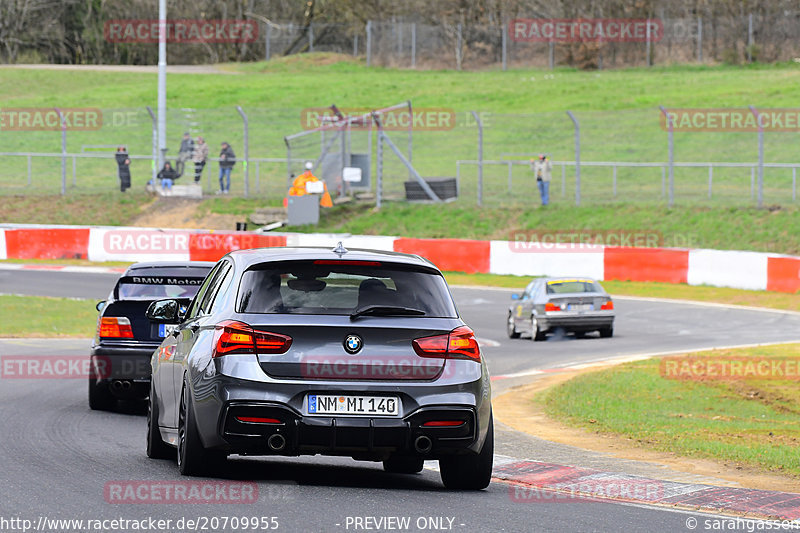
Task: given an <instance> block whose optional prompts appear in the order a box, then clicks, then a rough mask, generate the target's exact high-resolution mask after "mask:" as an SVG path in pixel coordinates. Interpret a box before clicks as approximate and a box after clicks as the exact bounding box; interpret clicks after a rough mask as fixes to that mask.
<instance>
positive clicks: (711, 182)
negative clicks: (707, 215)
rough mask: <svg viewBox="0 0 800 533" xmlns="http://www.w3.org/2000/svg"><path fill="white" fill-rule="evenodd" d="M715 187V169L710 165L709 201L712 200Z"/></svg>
mask: <svg viewBox="0 0 800 533" xmlns="http://www.w3.org/2000/svg"><path fill="white" fill-rule="evenodd" d="M713 187H714V167H713V166H712V165H708V199H709V200H711V194H712V190H713Z"/></svg>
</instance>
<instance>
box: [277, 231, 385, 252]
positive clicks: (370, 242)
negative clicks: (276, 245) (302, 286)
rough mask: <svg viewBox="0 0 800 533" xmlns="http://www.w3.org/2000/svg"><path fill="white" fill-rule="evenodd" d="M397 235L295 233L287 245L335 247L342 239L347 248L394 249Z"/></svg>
mask: <svg viewBox="0 0 800 533" xmlns="http://www.w3.org/2000/svg"><path fill="white" fill-rule="evenodd" d="M395 239H396V237H386V236H383V235H350V234H349V233H345V234H336V233H295V234H289V235H287V236H286V245H287V246H322V247H324V248H331V249H333V248H334V247H335V246H336V245H337V244H338V243H339V242H340V241H341V243H342V244H343V245H344V247H345V248H348V249H349V248H366V249H368V250H384V251H389V252H391V251H393V250H394V241H395Z"/></svg>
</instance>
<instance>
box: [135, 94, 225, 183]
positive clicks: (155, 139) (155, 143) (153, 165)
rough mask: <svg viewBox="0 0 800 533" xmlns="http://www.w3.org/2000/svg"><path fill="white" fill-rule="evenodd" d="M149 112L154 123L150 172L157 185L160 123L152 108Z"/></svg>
mask: <svg viewBox="0 0 800 533" xmlns="http://www.w3.org/2000/svg"><path fill="white" fill-rule="evenodd" d="M147 112H148V113H150V120H152V121H153V160H152V161H151V162H150V170H151V172H152V174H153V177H152V179H153V183H154V184H155V182H156V176H158V169H157V168H156V166H157V165H158V121H157V119H156V114H155V113H154V112H153V108H152V107H150V106H147ZM209 172H210V171H209Z"/></svg>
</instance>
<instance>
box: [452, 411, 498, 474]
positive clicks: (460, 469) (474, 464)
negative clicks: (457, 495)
mask: <svg viewBox="0 0 800 533" xmlns="http://www.w3.org/2000/svg"><path fill="white" fill-rule="evenodd" d="M493 461H494V419H493V417H492V416H490V417H489V431H488V433H487V434H486V440H484V441H483V447H482V448H481V451H480V453H478V454H477V455H473V454H470V455H453V456H451V457H443V458H441V459H439V473H440V474H441V476H442V483H444V486H445V487H447V488H448V489H451V490H482V489H485V488H486V487H488V486H489V483H490V482H491V480H492V463H493Z"/></svg>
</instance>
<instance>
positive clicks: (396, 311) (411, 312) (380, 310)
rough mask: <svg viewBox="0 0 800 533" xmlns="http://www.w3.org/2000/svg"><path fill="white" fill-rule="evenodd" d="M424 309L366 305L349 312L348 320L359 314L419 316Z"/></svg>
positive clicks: (423, 312) (422, 313)
mask: <svg viewBox="0 0 800 533" xmlns="http://www.w3.org/2000/svg"><path fill="white" fill-rule="evenodd" d="M424 314H425V311H422V310H420V309H414V308H413V307H401V306H399V305H366V306H364V307H361V308H360V309H356V310H355V311H353V313H352V314H350V320H355V319H356V318H358V317H360V316H365V315H372V316H402V315H407V316H421V315H424Z"/></svg>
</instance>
